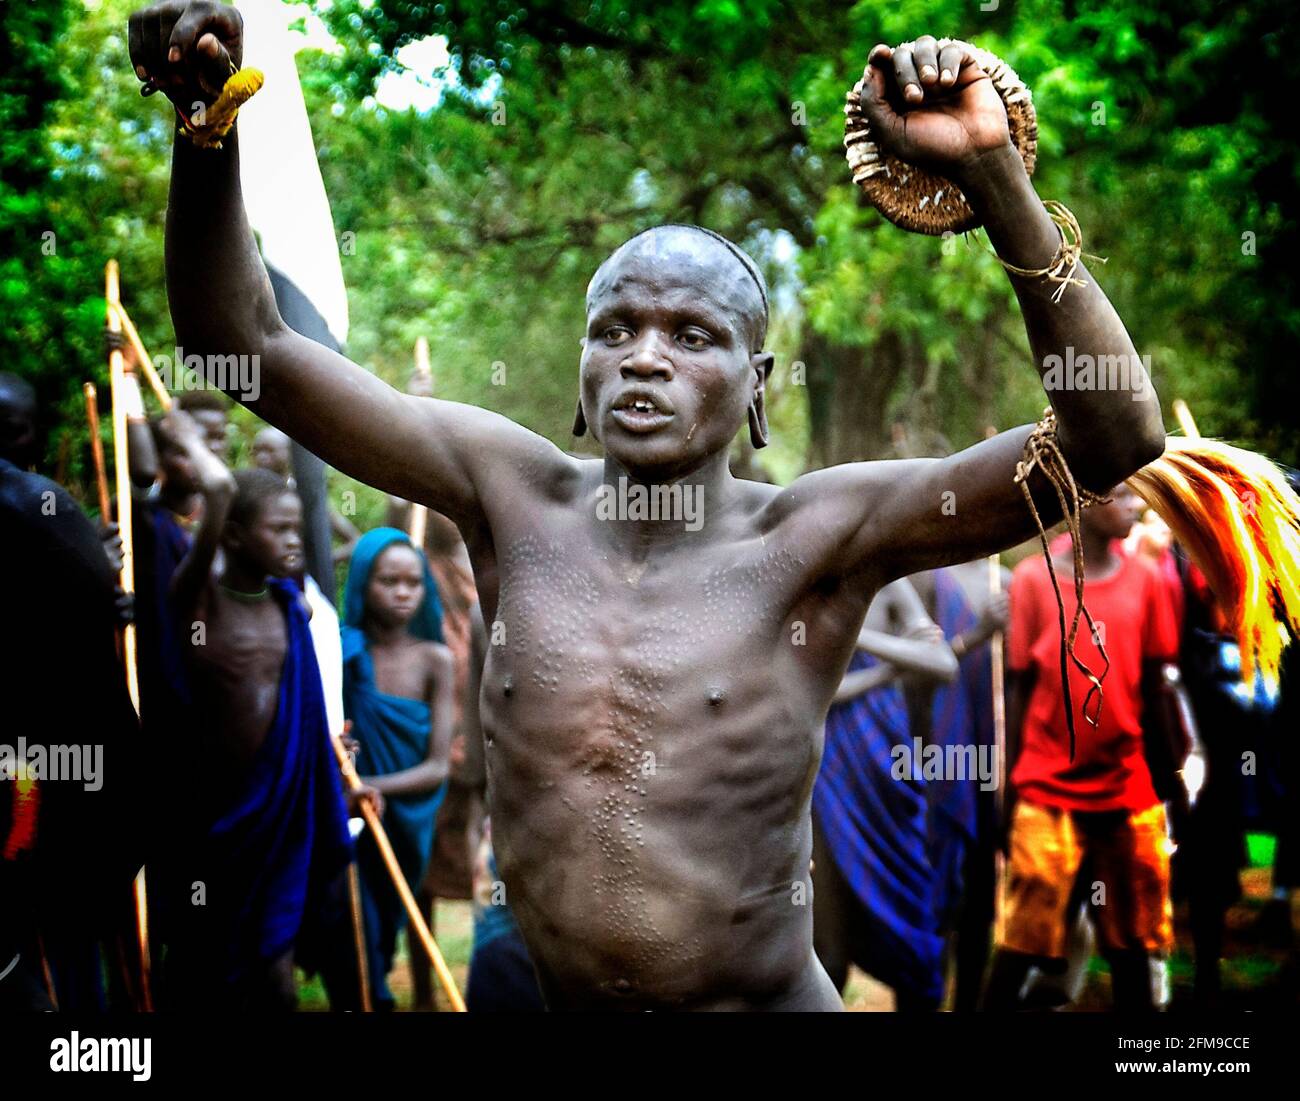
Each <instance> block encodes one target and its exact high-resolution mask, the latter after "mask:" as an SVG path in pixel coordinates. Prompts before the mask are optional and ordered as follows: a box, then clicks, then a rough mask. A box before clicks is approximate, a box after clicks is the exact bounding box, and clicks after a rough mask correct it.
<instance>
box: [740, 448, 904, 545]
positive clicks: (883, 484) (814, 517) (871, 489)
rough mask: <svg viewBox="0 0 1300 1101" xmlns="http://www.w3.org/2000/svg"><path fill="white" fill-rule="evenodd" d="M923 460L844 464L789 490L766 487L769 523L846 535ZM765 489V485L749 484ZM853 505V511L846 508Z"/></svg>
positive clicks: (814, 473) (813, 473)
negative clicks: (798, 523) (794, 523)
mask: <svg viewBox="0 0 1300 1101" xmlns="http://www.w3.org/2000/svg"><path fill="white" fill-rule="evenodd" d="M918 461H920V460H910V459H905V460H897V459H879V460H875V461H870V462H857V463H840V464H839V465H837V466H828V467H823V468H822V469H821V470H810V471H808V472H807V473H806V474H801V475H800V476H799V477H798V478H796V479H795V480H794V481H793V482H791V483H790V484H789V485H788V486H784V487H781V486H762V488H763V489H765V490H768V491H769V493H768V494H767V495H766V496H765V497H764V499H763V508H764V513H765V521H766V524H767V525H768V526H769V527H776V526H777V525H779V524H782V523H784V522H786V521H788V520H791V519H793V518H795V517H799V518H800V519H807V520H809V521H810V522H813V523H816V524H819V525H822V526H826V525H829V528H830V530H836V531H838V530H841V529H843V530H844V531H845V532H846V533H847V532H848V531H851V530H852V529H853V528H855V527H856V526H857V525H858V524H860V523H861V522H862V509H863V508H864V507H868V508H869V507H870V506H871V504H872V503H873V501H874V500H875V499H877V498H879V497H882V496H883V495H884V494H886V493H888V492H891V491H892V490H895V489H897V488H898V487H899V486H900V485H901V484H902V483H903V481H904V479H906V478H909V477H911V476H912V475H914V474H915V471H916V465H915V464H916V463H917V462H918ZM749 484H753V485H761V483H749ZM849 501H851V502H852V504H853V506H854V507H852V508H846V507H845V504H846V503H847V502H849Z"/></svg>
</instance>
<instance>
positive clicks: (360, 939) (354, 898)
mask: <svg viewBox="0 0 1300 1101" xmlns="http://www.w3.org/2000/svg"><path fill="white" fill-rule="evenodd" d="M348 902H349V903H350V904H351V906H352V943H353V947H355V948H356V951H357V982H358V983H359V984H360V987H361V1012H362V1013H370V1012H371V1005H370V961H369V960H368V959H367V958H366V921H365V915H364V914H363V913H362V912H361V876H360V875H359V874H357V862H356V861H355V860H354V861H353V862H352V863H351V864H349V865H348Z"/></svg>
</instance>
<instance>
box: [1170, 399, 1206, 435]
mask: <svg viewBox="0 0 1300 1101" xmlns="http://www.w3.org/2000/svg"><path fill="white" fill-rule="evenodd" d="M1174 416H1175V417H1176V418H1177V419H1178V427H1179V428H1181V429H1182V430H1183V435H1184V436H1186V437H1187V438H1188V439H1189V440H1199V439H1200V438H1201V433H1200V430H1199V429H1198V428H1197V427H1196V421H1194V420H1193V419H1192V411H1191V410H1190V409H1189V408H1188V407H1187V402H1185V401H1183V399H1182V398H1174Z"/></svg>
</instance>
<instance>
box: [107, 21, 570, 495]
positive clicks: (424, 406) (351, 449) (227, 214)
mask: <svg viewBox="0 0 1300 1101" xmlns="http://www.w3.org/2000/svg"><path fill="white" fill-rule="evenodd" d="M130 50H131V63H132V65H133V66H134V67H135V69H136V75H137V76H139V77H141V79H146V78H148V79H150V80H152V82H153V83H154V84H156V85H157V86H158V87H159V88H160V90H161V91H163V92H165V93H166V94H167V95H168V97H169V98H170V99H171V100H172V101H173V102H174V103H176V104H178V105H180V106H181V108H182V110H184V111H185V113H186V114H187V115H191V114H192V113H193V111H192V105H193V104H194V103H195V102H199V101H201V102H204V103H210V102H211V101H212V100H214V99H215V98H216V94H217V92H218V91H219V89H220V86H221V84H222V83H224V81H225V77H226V75H227V74H229V73H230V71H231V67H232V65H233V66H234V67H236V68H237V67H238V66H239V64H240V61H241V59H242V56H243V42H242V20H241V18H240V16H239V13H238V12H237V11H236V10H235V9H234V8H231V7H228V6H226V5H224V4H218V3H208V2H197V0H196V2H189V3H186V2H183V0H170V2H167V3H162V4H156V5H154V6H153V7H151V8H147V9H145V10H143V11H139V12H136V13H135V14H134V15H132V16H131V19H130ZM248 109H250V110H256V103H255V101H254V103H253V104H252V105H250V107H249V108H248ZM167 293H168V299H169V301H170V304H171V312H172V321H173V324H174V326H175V329H176V339H177V343H178V344H179V345H180V346H181V347H183V348H184V349H185V350H186V353H187V357H188V354H191V353H198V354H199V355H202V356H205V357H206V356H230V355H236V356H241V355H247V356H249V357H250V360H251V357H253V356H256V357H257V359H256V360H251V361H252V362H254V363H256V364H257V368H256V372H257V373H256V375H255V376H254V378H255V382H256V387H255V389H250V391H248V392H247V393H241V392H240V391H238V390H233V389H229V388H227V392H228V393H229V394H230V395H231V397H233V398H235V399H236V400H238V401H241V402H243V404H245V405H247V406H248V407H249V408H250V409H252V410H253V411H254V412H255V413H257V415H258V416H260V417H262V418H263V419H264V420H267V421H269V422H270V423H271V424H274V425H275V426H276V427H278V428H280V429H282V430H284V431H285V432H287V433H288V434H289V435H290V436H292V437H293V438H294V439H295V440H297V441H298V442H299V443H301V444H303V446H305V447H306V448H308V450H310V451H312V452H314V453H315V454H317V455H319V456H320V457H321V458H322V459H324V460H325V461H326V462H328V463H330V464H331V465H333V466H335V467H337V468H338V469H340V470H343V471H345V472H346V473H348V474H351V475H352V476H354V477H356V478H358V479H360V480H361V481H363V482H365V483H367V484H369V485H373V486H375V487H377V488H379V489H383V490H386V491H388V492H390V493H394V494H398V495H400V496H402V497H405V498H407V499H408V500H414V501H420V502H422V503H425V504H428V505H430V506H432V507H434V508H436V509H438V510H439V511H441V512H444V513H448V514H450V515H451V516H453V517H454V518H456V519H458V520H462V519H464V520H477V519H478V518H479V516H480V514H481V510H480V506H479V501H480V499H481V498H482V497H483V496H484V492H483V491H484V486H483V485H482V484H481V482H482V479H483V478H484V477H485V476H487V475H488V474H489V464H490V465H491V466H492V467H495V468H498V469H500V470H502V472H503V473H504V472H505V471H508V470H511V469H514V470H518V469H521V466H520V465H519V464H518V463H517V460H518V459H519V458H521V457H533V458H537V459H544V460H547V461H548V462H550V463H554V462H557V461H563V455H562V453H561V452H559V451H558V449H556V448H554V447H553V446H552V445H551V444H549V443H548V442H547V441H546V440H544V439H542V438H541V437H539V436H536V435H534V434H533V433H531V432H529V431H527V430H526V429H524V428H522V427H520V426H519V425H516V424H514V423H513V422H511V421H509V420H507V419H506V418H504V417H501V416H499V415H497V414H495V413H491V412H488V411H487V410H483V409H478V408H475V407H473V406H468V405H462V404H459V403H455V402H446V401H439V400H436V399H432V398H416V397H412V396H410V395H407V394H403V393H400V392H398V391H397V390H395V389H393V388H392V387H390V386H389V385H387V384H386V383H385V382H383V381H382V380H380V379H378V378H376V377H375V376H374V375H372V374H371V373H370V372H368V371H366V370H364V369H363V368H361V367H359V366H357V365H356V364H355V363H353V362H351V361H350V360H348V359H346V358H345V357H343V356H341V355H338V354H337V353H335V352H333V351H330V350H329V349H327V348H325V347H324V346H322V345H320V344H317V343H316V342H315V341H313V340H309V339H307V338H306V337H304V336H301V335H299V334H298V333H296V332H294V331H293V330H292V329H290V328H289V327H288V326H287V325H286V324H285V323H284V321H283V319H282V318H281V317H280V313H279V310H278V309H277V307H276V304H275V296H274V294H273V293H272V290H271V283H270V279H269V277H268V276H267V273H266V269H265V267H264V265H263V263H262V259H261V256H260V255H259V254H258V251H257V245H256V242H255V240H254V238H253V233H252V230H251V229H250V228H249V225H248V219H247V217H246V216H245V213H244V202H243V194H242V191H241V188H240V182H239V141H238V134H237V132H236V131H232V132H231V133H230V134H229V135H228V136H227V138H226V139H225V140H224V141H223V143H222V148H221V149H203V148H199V147H198V146H196V145H194V144H193V143H192V142H191V141H190V140H189V139H188V138H187V137H185V136H178V137H177V139H176V144H175V152H174V156H173V161H172V182H171V194H170V197H169V200H168V207H167ZM238 374H243V372H238ZM492 459H507V460H509V461H507V462H505V463H500V462H498V463H491V462H490V461H491V460H492ZM527 465H530V464H524V466H525V467H526V466H527ZM545 465H547V463H546V462H544V463H543V464H542V466H543V468H544V466H545ZM534 469H536V467H534Z"/></svg>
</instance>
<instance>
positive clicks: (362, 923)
mask: <svg viewBox="0 0 1300 1101" xmlns="http://www.w3.org/2000/svg"><path fill="white" fill-rule="evenodd" d="M351 729H352V720H351V719H348V720H347V721H346V722H345V723H344V724H343V733H344V734H347V732H348V731H349V730H351ZM348 905H349V906H350V908H351V910H352V947H353V948H354V949H355V950H356V953H357V982H358V984H359V985H360V988H361V1012H362V1013H369V1012H371V1005H370V961H369V959H368V958H367V955H366V919H365V915H364V913H363V912H362V909H361V876H360V874H359V873H358V872H357V862H356V861H355V860H353V861H352V863H350V864H349V865H348Z"/></svg>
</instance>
